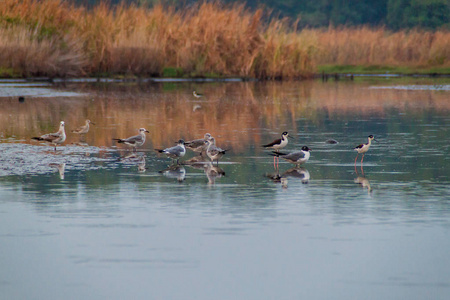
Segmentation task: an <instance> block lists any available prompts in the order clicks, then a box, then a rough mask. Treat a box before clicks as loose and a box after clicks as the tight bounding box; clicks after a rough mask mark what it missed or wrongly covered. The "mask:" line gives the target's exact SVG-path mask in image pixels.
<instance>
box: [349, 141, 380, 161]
mask: <svg viewBox="0 0 450 300" xmlns="http://www.w3.org/2000/svg"><path fill="white" fill-rule="evenodd" d="M367 138H368V139H369V142H367V143H366V144H361V145H358V146H356V147H355V148H354V149H353V150H355V151H356V152H358V153H357V154H356V157H355V168H356V160H357V159H358V155H359V154H360V153H362V158H361V166H362V163H363V160H364V155H365V153H366V152H367V151H369V148H370V145H371V144H372V141H377V140H376V139H375V138H374V137H373V135H369V136H368V137H367Z"/></svg>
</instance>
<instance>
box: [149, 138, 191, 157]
mask: <svg viewBox="0 0 450 300" xmlns="http://www.w3.org/2000/svg"><path fill="white" fill-rule="evenodd" d="M155 151H157V152H159V153H164V154H166V155H167V156H168V157H170V158H171V159H173V160H177V163H179V159H180V158H181V157H183V156H184V155H185V154H186V147H185V146H184V140H182V139H180V140H178V144H177V145H176V146H173V147H170V148H166V149H155Z"/></svg>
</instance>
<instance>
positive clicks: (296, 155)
mask: <svg viewBox="0 0 450 300" xmlns="http://www.w3.org/2000/svg"><path fill="white" fill-rule="evenodd" d="M310 151H312V150H311V149H309V148H308V147H307V146H303V147H302V149H301V150H300V151H297V152H292V153H289V154H286V153H280V152H273V153H272V155H274V156H278V157H281V158H282V159H284V160H286V161H288V162H290V163H293V164H295V165H297V166H300V165H301V164H304V163H305V162H307V161H308V160H309V157H310V156H311V153H310Z"/></svg>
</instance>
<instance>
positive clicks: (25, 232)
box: [0, 78, 450, 299]
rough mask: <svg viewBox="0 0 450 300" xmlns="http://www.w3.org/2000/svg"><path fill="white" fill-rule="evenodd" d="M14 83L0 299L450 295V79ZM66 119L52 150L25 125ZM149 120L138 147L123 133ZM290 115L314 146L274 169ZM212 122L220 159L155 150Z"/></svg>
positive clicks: (4, 148)
mask: <svg viewBox="0 0 450 300" xmlns="http://www.w3.org/2000/svg"><path fill="white" fill-rule="evenodd" d="M8 84H9V85H8V86H7V88H8V90H7V91H8V93H11V94H7V95H6V94H2V95H3V96H7V97H3V98H0V103H1V105H2V109H1V111H0V125H1V126H0V128H1V129H0V151H1V152H0V153H1V156H0V251H1V253H2V255H1V256H0V265H1V266H2V268H1V270H2V271H0V291H1V295H2V298H5V299H37V298H39V299H83V298H84V299H105V298H108V299H123V298H125V297H132V298H150V299H231V298H234V299H292V298H297V299H303V298H308V299H424V298H430V297H431V298H432V299H447V298H448V295H449V293H450V276H449V275H450V271H449V270H450V261H449V260H448V259H447V256H448V253H449V251H450V240H449V239H448V237H449V231H450V221H449V220H450V219H449V217H450V196H449V194H450V188H449V181H450V176H449V175H450V172H449V167H450V164H449V160H450V158H449V157H448V153H449V144H448V134H449V128H450V125H449V124H450V114H449V112H450V100H449V99H450V92H449V88H448V87H449V86H450V83H449V82H448V80H447V81H446V80H439V81H437V80H430V79H419V78H416V79H409V80H405V79H398V78H390V79H384V78H377V79H358V80H355V81H353V82H349V81H340V82H334V81H329V82H326V83H323V82H319V81H310V82H300V83H299V82H284V83H256V82H232V83H195V82H194V83H189V82H187V83H181V82H175V83H174V82H164V83H156V84H155V83H150V82H145V83H141V84H131V83H127V84H118V83H101V84H99V83H71V84H57V85H52V86H46V87H45V89H47V95H46V96H45V97H41V96H32V95H36V94H38V93H33V89H41V88H42V87H41V86H34V87H33V86H30V85H27V86H21V85H20V84H18V85H17V86H12V85H11V84H10V83H8ZM15 85H16V84H15ZM405 87H408V88H405ZM411 87H412V88H411ZM14 88H19V89H26V90H27V93H26V94H21V93H19V92H17V91H16V92H17V93H15V92H11V91H10V89H14ZM194 89H195V90H197V91H199V92H201V93H204V94H205V97H203V98H200V99H196V98H194V97H193V96H192V90H194ZM1 91H2V86H1V84H0V92H1ZM37 91H38V92H39V93H40V92H41V90H37ZM17 95H25V100H24V101H23V102H19V101H18V99H17V97H16V96H17ZM48 95H50V96H48ZM52 95H53V96H52ZM0 96H1V95H0ZM85 119H90V120H92V121H93V122H94V123H95V125H92V126H91V129H90V131H89V133H88V134H87V135H86V136H85V137H79V136H76V135H75V134H73V133H71V132H70V131H71V130H72V129H74V128H75V127H77V126H80V125H82V124H83V122H84V120H85ZM61 120H64V121H65V122H66V131H67V133H68V138H67V141H66V143H65V144H64V145H63V146H58V148H57V151H54V150H53V147H52V146H48V145H45V144H42V143H39V142H35V141H31V140H30V137H32V136H38V135H41V134H44V133H49V132H56V131H57V127H58V124H59V121H61ZM140 127H145V128H146V129H148V130H149V131H150V133H149V134H147V141H146V143H145V144H144V146H142V147H141V148H140V149H138V151H137V153H132V152H131V151H130V150H129V149H127V148H126V147H124V146H123V145H117V144H115V143H114V142H113V141H112V138H116V137H119V138H123V137H128V136H131V135H135V134H136V133H137V129H138V128H140ZM283 131H288V132H289V133H290V135H291V136H292V137H293V138H295V139H290V140H289V144H288V146H287V147H286V148H285V150H284V151H285V152H290V151H295V150H299V149H300V147H301V146H303V145H307V146H308V147H310V148H312V149H313V151H312V153H311V159H310V161H309V162H308V163H306V164H304V165H302V167H301V168H294V166H293V165H291V164H289V163H287V162H283V161H280V164H279V171H278V172H277V171H276V170H275V169H274V166H273V157H272V156H270V155H269V154H270V151H267V150H263V149H261V147H260V145H261V144H264V143H268V142H270V141H271V140H273V139H275V138H278V137H279V135H280V133H281V132H283ZM205 132H210V133H211V134H212V135H213V136H215V137H216V140H217V143H218V145H219V146H220V147H222V148H224V149H229V152H227V154H226V155H225V156H224V158H223V159H222V160H221V161H220V163H219V166H218V167H217V166H216V165H211V164H194V165H188V164H183V165H181V166H172V167H170V166H169V165H170V159H167V158H166V157H164V156H162V155H157V154H156V153H155V152H154V151H153V148H165V147H168V146H173V145H174V142H175V141H176V140H178V139H179V138H184V139H186V140H190V139H195V138H200V137H202V136H203V135H204V134H205ZM369 134H373V135H375V138H376V139H377V140H378V143H375V142H374V143H373V144H372V147H371V149H370V150H369V152H368V153H367V155H366V156H365V158H364V164H363V167H361V165H360V161H359V160H358V162H357V165H356V166H355V165H354V159H355V156H356V153H355V152H354V151H353V150H352V149H353V147H355V146H356V145H358V144H360V143H363V142H367V136H368V135H369ZM329 139H334V140H336V141H338V143H337V144H328V143H327V140H329ZM193 156H194V155H193V153H192V152H188V154H187V155H186V157H185V158H183V161H185V162H186V161H188V160H189V159H191V158H192V157H193Z"/></svg>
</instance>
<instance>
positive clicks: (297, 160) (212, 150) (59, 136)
mask: <svg viewBox="0 0 450 300" xmlns="http://www.w3.org/2000/svg"><path fill="white" fill-rule="evenodd" d="M192 94H193V96H194V97H196V98H201V97H203V95H202V94H199V93H197V92H196V91H193V93H192ZM90 124H94V123H93V122H91V121H90V120H86V122H85V124H84V125H83V126H80V127H78V128H76V129H74V130H72V133H75V134H79V135H81V136H84V135H85V134H87V133H88V132H89V126H90ZM64 127H65V123H64V121H61V123H60V125H59V130H58V132H55V133H48V134H44V135H42V136H39V137H32V139H33V140H37V141H44V142H47V143H50V144H53V145H54V147H55V151H56V146H57V145H61V144H62V143H64V141H65V140H66V132H65V128H64ZM146 132H147V133H149V131H148V130H146V129H145V128H140V129H139V133H138V135H135V136H131V137H129V138H125V139H121V138H114V139H113V140H114V141H117V142H118V143H123V144H125V145H128V146H130V147H132V148H133V152H136V151H137V150H136V149H137V148H138V147H140V146H142V145H143V144H144V143H145V133H146ZM288 137H290V136H289V133H288V132H287V131H285V132H283V133H282V134H281V138H279V139H276V140H274V141H273V142H271V143H268V144H265V145H262V147H263V148H265V149H272V150H273V151H272V153H270V154H271V155H273V159H274V161H273V164H274V168H276V169H277V168H278V163H279V158H280V157H281V158H282V159H284V160H286V161H288V162H290V163H293V164H295V165H296V166H300V165H301V164H304V163H306V162H307V161H308V160H309V158H310V156H311V149H310V148H308V147H307V146H303V147H302V148H301V149H300V151H295V152H291V153H282V152H280V150H281V149H283V148H284V147H286V146H287V144H288ZM290 138H292V137H290ZM372 141H376V140H375V138H374V136H373V135H369V136H368V142H367V143H365V144H360V145H358V146H356V147H355V148H354V150H355V151H356V152H357V154H356V157H355V171H356V160H357V159H358V155H359V154H362V158H361V169H362V164H363V160H364V155H365V153H366V152H367V151H369V148H370V146H371V143H372ZM333 142H336V141H334V140H333ZM186 149H189V150H192V151H193V152H195V153H198V154H199V156H200V157H208V158H209V159H210V160H211V162H212V163H214V161H215V162H217V165H218V164H219V160H220V159H221V158H222V157H223V156H224V155H225V153H226V152H227V151H228V149H225V150H224V149H222V148H220V147H218V146H217V145H216V140H215V138H214V137H213V136H212V135H211V134H210V133H206V134H205V136H204V137H203V138H201V139H196V140H192V141H184V140H183V139H180V140H178V142H177V145H176V146H173V147H168V148H165V149H155V151H157V152H158V153H163V154H165V155H167V157H169V158H171V159H172V160H173V162H175V161H176V163H177V165H178V164H179V160H180V158H182V157H184V155H185V154H186ZM193 160H194V161H195V158H194V159H193Z"/></svg>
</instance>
